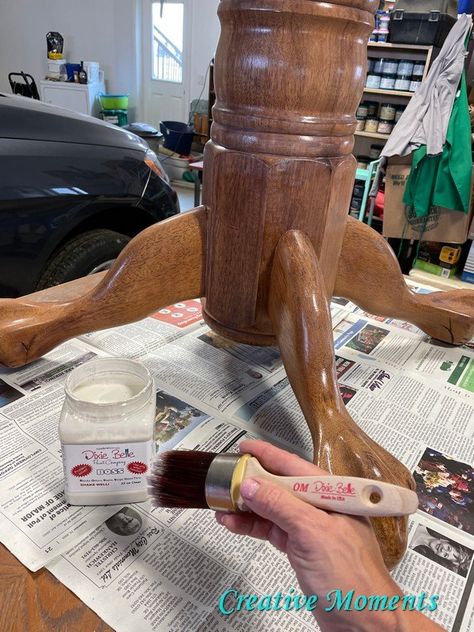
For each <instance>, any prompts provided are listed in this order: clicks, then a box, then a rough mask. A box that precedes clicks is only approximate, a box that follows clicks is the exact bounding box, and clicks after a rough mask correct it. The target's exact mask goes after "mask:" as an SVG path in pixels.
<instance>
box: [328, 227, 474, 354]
mask: <svg viewBox="0 0 474 632" xmlns="http://www.w3.org/2000/svg"><path fill="white" fill-rule="evenodd" d="M334 294H335V295H336V296H344V297H345V298H348V299H350V300H351V301H354V303H357V305H359V306H360V307H362V309H364V310H366V311H367V312H370V313H371V314H378V315H380V316H391V317H394V318H401V319H403V320H407V321H409V322H411V323H414V324H415V325H417V326H418V327H419V328H420V329H422V330H423V331H425V332H426V333H427V334H429V335H430V336H433V338H437V339H438V340H442V341H444V342H449V343H451V344H462V343H464V342H468V341H469V340H470V339H471V338H472V337H473V336H474V292H472V290H452V291H449V292H433V293H432V294H414V293H413V292H411V291H410V289H409V288H408V286H407V285H406V283H405V280H404V278H403V276H402V272H401V270H400V266H399V265H398V261H397V259H396V258H395V255H394V254H393V251H392V249H391V248H390V246H389V244H388V243H387V242H386V241H385V239H383V237H381V235H379V234H378V233H377V232H376V231H375V230H373V229H372V228H369V227H368V226H367V225H366V224H363V223H362V222H359V221H357V220H355V219H353V218H352V217H348V221H347V224H346V229H345V234H344V242H343V246H342V253H341V258H340V260H339V267H338V271H337V279H336V287H335V290H334Z"/></svg>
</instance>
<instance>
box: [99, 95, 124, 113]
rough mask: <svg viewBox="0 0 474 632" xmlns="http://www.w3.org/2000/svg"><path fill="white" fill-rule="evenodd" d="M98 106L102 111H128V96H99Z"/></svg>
mask: <svg viewBox="0 0 474 632" xmlns="http://www.w3.org/2000/svg"><path fill="white" fill-rule="evenodd" d="M100 105H101V107H102V109H103V110H128V94H101V95H100Z"/></svg>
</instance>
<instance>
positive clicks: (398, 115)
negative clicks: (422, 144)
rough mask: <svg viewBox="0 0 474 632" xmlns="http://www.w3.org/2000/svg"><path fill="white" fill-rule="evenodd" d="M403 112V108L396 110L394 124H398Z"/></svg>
mask: <svg viewBox="0 0 474 632" xmlns="http://www.w3.org/2000/svg"><path fill="white" fill-rule="evenodd" d="M404 111H405V108H404V107H398V108H397V111H396V112H395V123H398V121H399V120H400V117H401V116H402V114H403V112H404Z"/></svg>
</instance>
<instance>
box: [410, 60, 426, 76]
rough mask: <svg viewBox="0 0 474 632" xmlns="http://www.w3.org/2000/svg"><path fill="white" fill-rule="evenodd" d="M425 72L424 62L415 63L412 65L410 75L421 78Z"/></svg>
mask: <svg viewBox="0 0 474 632" xmlns="http://www.w3.org/2000/svg"><path fill="white" fill-rule="evenodd" d="M424 72H425V62H424V61H416V62H415V64H414V65H413V70H412V75H413V77H423V74H424Z"/></svg>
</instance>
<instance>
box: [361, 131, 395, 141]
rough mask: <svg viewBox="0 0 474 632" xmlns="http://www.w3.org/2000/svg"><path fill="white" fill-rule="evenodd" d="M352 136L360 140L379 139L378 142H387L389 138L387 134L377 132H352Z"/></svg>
mask: <svg viewBox="0 0 474 632" xmlns="http://www.w3.org/2000/svg"><path fill="white" fill-rule="evenodd" d="M354 134H355V136H361V137H362V138H379V139H380V140H387V139H388V138H389V134H379V133H378V132H354Z"/></svg>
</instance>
